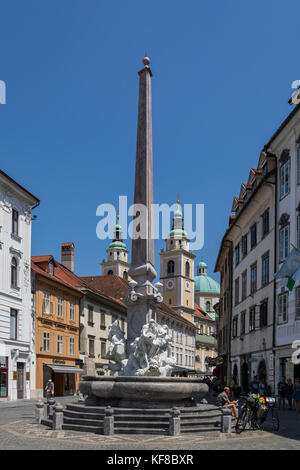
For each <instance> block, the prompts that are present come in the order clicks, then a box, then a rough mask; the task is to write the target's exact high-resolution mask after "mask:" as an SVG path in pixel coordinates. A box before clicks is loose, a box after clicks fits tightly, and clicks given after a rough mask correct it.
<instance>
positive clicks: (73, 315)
mask: <svg viewBox="0 0 300 470" xmlns="http://www.w3.org/2000/svg"><path fill="white" fill-rule="evenodd" d="M70 320H71V321H75V304H74V302H70Z"/></svg>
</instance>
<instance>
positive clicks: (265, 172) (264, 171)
mask: <svg viewBox="0 0 300 470" xmlns="http://www.w3.org/2000/svg"><path fill="white" fill-rule="evenodd" d="M267 173H268V163H265V164H264V166H263V168H262V174H263V176H266V174H267Z"/></svg>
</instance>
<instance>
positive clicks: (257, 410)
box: [236, 397, 280, 434]
mask: <svg viewBox="0 0 300 470" xmlns="http://www.w3.org/2000/svg"><path fill="white" fill-rule="evenodd" d="M241 398H242V399H244V400H245V403H244V405H243V406H242V408H241V411H240V416H239V418H238V420H237V423H236V432H237V434H240V433H241V432H243V431H244V430H245V429H246V427H247V425H248V428H249V429H263V428H264V426H265V425H266V424H269V421H268V420H267V418H268V416H269V417H270V419H271V423H272V426H273V431H275V432H278V431H279V427H280V423H279V416H278V412H277V410H276V399H275V398H273V397H266V398H265V405H260V401H259V400H260V398H254V397H241Z"/></svg>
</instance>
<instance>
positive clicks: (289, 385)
mask: <svg viewBox="0 0 300 470" xmlns="http://www.w3.org/2000/svg"><path fill="white" fill-rule="evenodd" d="M293 391H294V386H293V382H292V379H287V387H286V398H287V401H288V404H289V410H292V409H293Z"/></svg>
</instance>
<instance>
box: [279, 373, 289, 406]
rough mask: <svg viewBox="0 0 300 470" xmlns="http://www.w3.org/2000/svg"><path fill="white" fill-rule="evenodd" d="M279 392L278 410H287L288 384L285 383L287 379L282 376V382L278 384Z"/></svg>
mask: <svg viewBox="0 0 300 470" xmlns="http://www.w3.org/2000/svg"><path fill="white" fill-rule="evenodd" d="M277 390H278V397H279V399H278V408H279V409H280V408H281V404H282V408H283V409H284V408H285V399H286V392H287V383H286V381H285V377H284V376H282V377H281V380H280V382H278V385H277Z"/></svg>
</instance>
